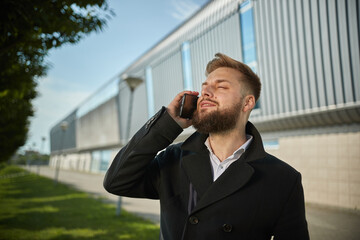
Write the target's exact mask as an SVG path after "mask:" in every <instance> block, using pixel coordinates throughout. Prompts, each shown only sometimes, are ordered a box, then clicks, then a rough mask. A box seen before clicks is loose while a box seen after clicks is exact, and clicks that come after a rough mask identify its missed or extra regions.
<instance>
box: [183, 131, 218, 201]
mask: <svg viewBox="0 0 360 240" xmlns="http://www.w3.org/2000/svg"><path fill="white" fill-rule="evenodd" d="M206 138H207V136H206V135H202V134H199V133H194V134H193V135H192V136H190V137H189V138H188V139H187V140H186V141H185V142H184V143H183V145H182V149H183V158H182V166H183V168H184V170H185V172H186V174H187V175H188V177H189V180H190V182H191V183H192V184H193V186H194V188H195V190H196V192H197V194H198V196H199V197H200V198H201V197H202V195H203V194H204V193H205V192H206V190H207V189H208V188H209V186H210V185H211V184H212V183H213V181H212V178H213V177H212V170H211V165H210V159H209V151H208V150H207V148H206V146H205V145H204V142H205V140H206ZM190 149H191V150H190Z"/></svg>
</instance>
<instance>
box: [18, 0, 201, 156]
mask: <svg viewBox="0 0 360 240" xmlns="http://www.w3.org/2000/svg"><path fill="white" fill-rule="evenodd" d="M206 2H207V0H151V1H149V0H110V1H109V5H110V7H111V8H112V9H113V10H114V12H115V14H116V16H115V17H113V18H112V19H111V20H110V21H108V24H107V27H105V28H104V30H103V31H102V32H99V33H92V34H91V35H89V36H87V37H85V38H84V39H82V40H81V41H80V42H79V43H77V44H76V45H70V44H68V45H65V46H63V47H61V48H59V49H56V50H53V51H51V52H50V54H49V56H48V57H47V59H46V61H47V62H49V63H50V65H51V68H50V69H49V71H48V74H47V76H45V77H43V78H41V79H39V81H38V82H39V84H38V88H37V89H38V92H39V96H38V97H37V98H36V99H35V100H34V101H33V105H34V109H35V116H34V117H32V118H31V119H30V121H31V125H30V131H29V136H28V140H27V142H26V145H25V146H24V148H23V149H26V150H28V149H30V148H31V149H35V150H38V151H41V152H43V151H45V152H46V153H49V152H50V147H49V146H50V144H49V143H50V142H49V132H50V129H51V128H52V127H53V126H54V125H55V124H56V123H57V122H58V121H60V120H61V119H62V118H64V117H65V116H66V115H68V114H69V113H70V112H71V111H73V110H74V109H75V108H76V107H77V106H78V105H79V104H80V103H81V102H83V101H84V100H85V99H86V98H87V97H89V96H90V95H91V94H92V93H93V92H95V91H96V90H97V89H98V88H99V87H100V86H102V85H103V84H104V83H106V82H107V81H109V80H110V79H112V78H113V77H115V76H116V75H118V74H119V73H120V72H121V71H122V70H124V69H125V68H126V67H127V66H129V65H130V64H131V63H132V62H134V61H135V60H136V59H137V58H138V57H140V56H141V55H142V54H143V53H145V52H146V51H147V50H149V49H150V48H151V47H153V46H154V45H155V44H156V43H157V42H159V41H160V40H161V39H162V38H163V37H164V36H165V35H167V34H168V33H170V32H171V31H172V30H174V29H175V28H176V27H177V26H179V25H180V24H181V23H182V22H183V21H185V20H186V19H187V18H188V17H189V16H191V15H192V14H193V13H194V12H195V11H197V10H198V9H199V8H200V6H202V5H204V4H205V3H206ZM42 137H45V139H46V140H45V142H42V140H41V139H42Z"/></svg>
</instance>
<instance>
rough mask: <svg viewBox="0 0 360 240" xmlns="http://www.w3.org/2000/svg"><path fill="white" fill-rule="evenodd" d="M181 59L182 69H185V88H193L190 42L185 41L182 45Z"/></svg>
mask: <svg viewBox="0 0 360 240" xmlns="http://www.w3.org/2000/svg"><path fill="white" fill-rule="evenodd" d="M181 60H182V70H183V78H184V89H185V90H193V83H192V76H191V56H190V43H189V42H184V43H183V44H182V45H181Z"/></svg>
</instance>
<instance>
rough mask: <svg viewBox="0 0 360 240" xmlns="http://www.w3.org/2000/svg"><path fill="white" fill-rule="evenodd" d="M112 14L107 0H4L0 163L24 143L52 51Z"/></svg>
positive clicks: (0, 9)
mask: <svg viewBox="0 0 360 240" xmlns="http://www.w3.org/2000/svg"><path fill="white" fill-rule="evenodd" d="M113 15H114V13H113V12H112V10H111V9H109V6H108V4H107V2H106V0H1V1H0V162H3V161H7V160H8V159H9V158H10V157H11V155H13V154H14V152H15V151H16V150H17V149H18V148H19V147H20V146H23V145H24V144H25V142H26V139H27V133H28V128H29V117H31V116H33V113H34V112H33V108H32V103H31V101H32V100H33V99H34V98H35V97H36V96H37V92H36V86H37V83H38V79H39V77H41V76H44V75H45V74H46V71H47V69H48V64H47V63H46V62H45V57H46V55H47V54H48V52H49V50H50V49H52V48H57V47H60V46H62V45H63V44H65V43H70V44H73V43H77V42H78V41H79V40H80V39H82V38H83V37H84V36H86V35H87V34H89V33H91V32H94V31H95V32H99V31H101V30H102V29H103V27H104V26H105V25H106V21H107V20H109V19H110V18H111V17H112V16H113Z"/></svg>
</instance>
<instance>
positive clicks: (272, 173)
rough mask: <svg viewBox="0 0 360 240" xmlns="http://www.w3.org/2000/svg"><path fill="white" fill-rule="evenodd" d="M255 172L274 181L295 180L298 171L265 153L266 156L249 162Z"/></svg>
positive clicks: (298, 175) (297, 176)
mask: <svg viewBox="0 0 360 240" xmlns="http://www.w3.org/2000/svg"><path fill="white" fill-rule="evenodd" d="M251 165H252V167H253V168H254V169H255V171H256V172H258V173H259V174H262V175H264V176H267V177H269V178H270V179H272V180H275V181H290V182H291V181H295V180H296V179H297V178H299V177H300V173H299V172H298V171H297V170H296V169H295V168H294V167H292V166H291V165H289V164H288V163H286V162H285V161H283V160H280V159H279V158H277V157H275V156H273V155H271V154H268V153H266V156H265V157H264V158H261V159H257V160H254V161H252V162H251Z"/></svg>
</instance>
